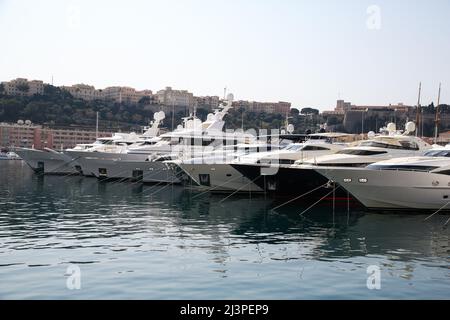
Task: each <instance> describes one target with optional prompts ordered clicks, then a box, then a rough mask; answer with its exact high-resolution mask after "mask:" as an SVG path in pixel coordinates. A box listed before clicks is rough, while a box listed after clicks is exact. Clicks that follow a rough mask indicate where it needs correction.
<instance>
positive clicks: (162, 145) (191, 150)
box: [78, 94, 256, 182]
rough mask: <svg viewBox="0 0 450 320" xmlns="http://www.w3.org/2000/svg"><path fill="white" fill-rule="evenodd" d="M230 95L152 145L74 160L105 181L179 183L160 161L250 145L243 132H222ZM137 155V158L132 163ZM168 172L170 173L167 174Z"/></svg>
mask: <svg viewBox="0 0 450 320" xmlns="http://www.w3.org/2000/svg"><path fill="white" fill-rule="evenodd" d="M232 101H233V96H232V95H231V94H230V95H228V99H227V100H226V101H225V102H224V103H223V104H221V105H220V106H219V109H216V110H215V111H214V113H213V114H209V115H208V117H207V120H206V121H205V122H202V121H201V120H200V119H198V118H196V117H195V115H194V116H191V117H188V118H185V119H184V125H183V126H179V127H178V128H177V130H175V131H173V132H169V133H166V134H163V135H161V136H159V141H158V142H156V143H155V144H152V145H146V144H144V145H140V146H130V147H129V148H128V149H127V151H126V152H125V153H120V154H116V157H109V158H103V157H102V156H101V155H100V156H98V154H97V153H92V154H89V155H87V156H84V157H82V158H80V159H79V160H78V162H79V163H80V165H81V168H82V170H83V172H85V173H92V174H93V175H95V176H97V177H99V178H106V179H136V177H138V179H139V180H143V182H179V181H178V178H175V176H171V175H175V173H174V172H172V171H170V170H168V169H169V168H168V166H167V164H166V163H165V162H164V161H167V160H174V159H178V158H181V159H190V158H192V157H199V156H201V155H203V154H206V153H210V152H212V151H214V149H216V148H217V147H222V146H236V145H238V144H240V143H251V142H253V141H255V139H256V137H255V136H253V135H251V134H246V133H243V132H239V131H237V132H233V133H228V132H224V131H222V129H223V127H224V124H225V122H224V120H223V118H224V117H225V115H226V114H227V112H228V110H229V109H230V108H231V107H232ZM136 155H138V156H139V157H141V158H140V159H138V160H136V159H135V158H133V157H135V156H136ZM169 172H170V173H169Z"/></svg>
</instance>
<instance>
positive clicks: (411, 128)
mask: <svg viewBox="0 0 450 320" xmlns="http://www.w3.org/2000/svg"><path fill="white" fill-rule="evenodd" d="M405 129H406V131H407V132H414V131H416V124H415V123H414V122H412V121H410V122H408V123H407V124H406V126H405Z"/></svg>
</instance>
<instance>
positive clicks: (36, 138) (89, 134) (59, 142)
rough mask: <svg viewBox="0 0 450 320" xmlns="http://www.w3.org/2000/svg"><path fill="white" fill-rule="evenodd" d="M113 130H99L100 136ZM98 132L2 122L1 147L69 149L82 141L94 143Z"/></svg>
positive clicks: (109, 133) (107, 135) (107, 134)
mask: <svg viewBox="0 0 450 320" xmlns="http://www.w3.org/2000/svg"><path fill="white" fill-rule="evenodd" d="M111 135H112V133H111V132H99V133H98V136H99V137H109V136H111ZM95 139H96V132H95V131H89V130H74V129H72V130H68V129H51V128H45V127H42V126H40V125H34V124H18V123H0V146H1V147H25V148H31V147H34V148H36V149H43V148H52V149H56V150H59V149H67V148H72V147H74V146H76V145H77V144H80V143H92V142H94V141H95Z"/></svg>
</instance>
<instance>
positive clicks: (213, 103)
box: [194, 96, 220, 109]
mask: <svg viewBox="0 0 450 320" xmlns="http://www.w3.org/2000/svg"><path fill="white" fill-rule="evenodd" d="M194 100H195V105H196V106H197V107H199V108H206V109H215V108H217V107H218V106H219V103H220V98H219V97H218V96H205V97H194Z"/></svg>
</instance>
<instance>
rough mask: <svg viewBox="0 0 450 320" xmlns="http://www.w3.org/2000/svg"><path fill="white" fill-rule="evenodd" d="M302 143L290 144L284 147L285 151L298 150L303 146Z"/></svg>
mask: <svg viewBox="0 0 450 320" xmlns="http://www.w3.org/2000/svg"><path fill="white" fill-rule="evenodd" d="M303 146H304V145H302V144H292V145H289V146H287V147H286V148H284V150H287V151H300V150H301V149H302V148H303Z"/></svg>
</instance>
